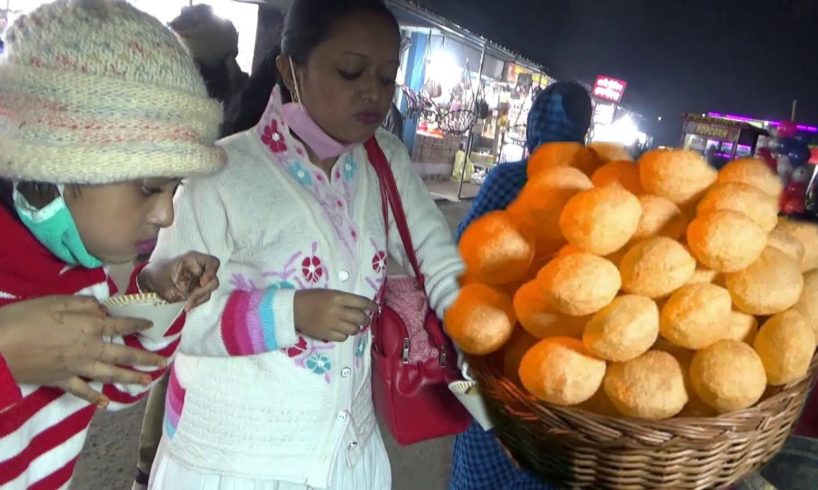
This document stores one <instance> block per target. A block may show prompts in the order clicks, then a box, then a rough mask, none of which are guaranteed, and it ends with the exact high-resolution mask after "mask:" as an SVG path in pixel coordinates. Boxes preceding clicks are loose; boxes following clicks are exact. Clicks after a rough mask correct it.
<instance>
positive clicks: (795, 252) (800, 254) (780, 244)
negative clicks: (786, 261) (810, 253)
mask: <svg viewBox="0 0 818 490" xmlns="http://www.w3.org/2000/svg"><path fill="white" fill-rule="evenodd" d="M767 246H768V247H775V248H777V249H778V250H781V251H782V252H784V253H785V254H787V255H789V256H790V257H792V258H793V259H795V261H796V262H798V266H799V268H800V267H801V264H803V263H804V257H805V256H806V253H807V251H806V250H805V249H804V244H803V243H801V241H800V240H799V239H798V238H796V237H795V235H793V234H792V233H790V232H788V231H785V230H784V229H782V228H779V227H776V228H775V229H774V230H773V231H772V232H771V233H770V234H769V236H767Z"/></svg>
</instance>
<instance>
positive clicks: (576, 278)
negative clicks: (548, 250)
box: [537, 253, 622, 316]
mask: <svg viewBox="0 0 818 490" xmlns="http://www.w3.org/2000/svg"><path fill="white" fill-rule="evenodd" d="M537 280H538V282H539V283H540V284H542V286H543V288H544V291H545V294H546V295H547V296H548V298H549V301H550V302H551V305H552V306H554V308H556V309H557V311H559V312H561V313H565V314H566V315H572V316H585V315H591V314H593V313H596V312H597V311H599V310H601V309H602V308H604V307H605V306H607V305H608V304H610V303H611V301H613V299H614V298H615V297H616V293H617V292H618V291H619V288H620V287H621V286H622V280H621V279H620V277H619V270H618V269H617V268H616V266H615V265H613V264H612V263H611V262H610V261H609V260H606V259H603V258H601V257H597V256H595V255H591V254H586V253H578V254H571V255H566V256H564V257H557V258H556V259H554V260H552V261H551V262H549V263H548V265H546V266H545V267H543V268H542V270H541V271H540V273H539V274H538V275H537Z"/></svg>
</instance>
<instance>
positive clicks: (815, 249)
mask: <svg viewBox="0 0 818 490" xmlns="http://www.w3.org/2000/svg"><path fill="white" fill-rule="evenodd" d="M777 229H779V230H782V231H784V232H787V233H789V234H791V235H792V236H794V237H795V238H796V239H798V241H800V242H801V244H802V245H804V260H803V261H802V262H801V272H807V271H811V270H813V269H818V224H815V223H811V222H809V221H798V220H794V219H790V218H786V217H781V218H779V219H778V227H777Z"/></svg>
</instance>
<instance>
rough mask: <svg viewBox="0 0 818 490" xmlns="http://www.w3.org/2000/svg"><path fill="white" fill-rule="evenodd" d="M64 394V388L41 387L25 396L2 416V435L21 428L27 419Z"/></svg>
mask: <svg viewBox="0 0 818 490" xmlns="http://www.w3.org/2000/svg"><path fill="white" fill-rule="evenodd" d="M62 395H63V392H62V390H58V389H55V388H39V389H37V390H36V391H34V392H33V393H31V394H29V395H28V396H27V397H25V398H23V400H22V401H20V402H19V403H18V404H17V405H15V406H14V409H13V410H9V411H8V412H7V413H4V414H3V416H2V417H0V437H6V436H7V435H9V434H11V433H12V432H14V431H16V430H17V429H19V428H20V427H21V426H22V425H23V424H24V423H25V422H26V420H28V419H30V418H31V417H33V416H34V414H36V413H37V412H39V411H40V410H42V409H43V408H45V407H46V406H47V405H48V404H49V403H51V402H53V401H54V400H56V399H57V398H59V397H61V396H62Z"/></svg>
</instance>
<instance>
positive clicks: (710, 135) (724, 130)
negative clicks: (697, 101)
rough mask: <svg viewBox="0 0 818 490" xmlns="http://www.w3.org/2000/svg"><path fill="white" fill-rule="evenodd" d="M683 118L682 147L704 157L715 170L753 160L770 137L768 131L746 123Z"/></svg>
mask: <svg viewBox="0 0 818 490" xmlns="http://www.w3.org/2000/svg"><path fill="white" fill-rule="evenodd" d="M683 118H684V126H683V129H682V141H681V147H682V148H684V149H690V150H696V151H698V152H700V153H702V154H703V155H705V157H706V158H707V160H708V161H709V162H710V164H711V165H713V166H714V167H716V168H721V167H722V166H724V164H725V163H727V162H729V161H730V160H735V159H736V158H744V157H752V156H754V155H755V152H756V147H757V146H758V145H759V140H760V139H761V138H764V139H765V140H766V138H767V137H768V136H769V133H768V132H767V131H766V130H765V129H762V128H759V127H756V126H754V125H752V124H749V123H746V122H740V121H733V120H729V119H724V118H717V117H711V116H707V115H703V114H684V115H683Z"/></svg>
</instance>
